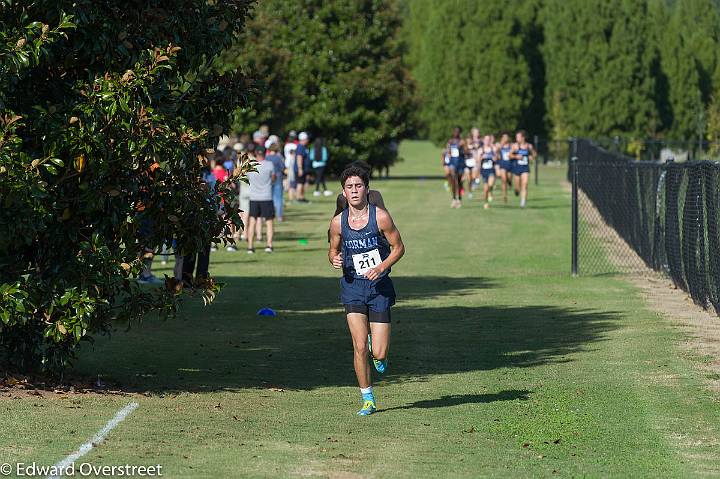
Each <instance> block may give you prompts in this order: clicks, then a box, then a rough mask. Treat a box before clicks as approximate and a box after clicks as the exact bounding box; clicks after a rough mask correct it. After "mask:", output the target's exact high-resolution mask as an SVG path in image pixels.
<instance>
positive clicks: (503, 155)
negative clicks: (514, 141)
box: [500, 146, 512, 161]
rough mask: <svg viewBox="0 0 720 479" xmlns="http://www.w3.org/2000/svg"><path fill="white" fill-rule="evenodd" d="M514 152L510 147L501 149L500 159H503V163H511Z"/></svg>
mask: <svg viewBox="0 0 720 479" xmlns="http://www.w3.org/2000/svg"><path fill="white" fill-rule="evenodd" d="M511 151H512V147H510V146H503V147H501V148H500V158H502V159H503V161H510V152H511Z"/></svg>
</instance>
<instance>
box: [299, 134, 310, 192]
mask: <svg viewBox="0 0 720 479" xmlns="http://www.w3.org/2000/svg"><path fill="white" fill-rule="evenodd" d="M298 140H299V143H298V145H297V149H296V150H295V181H296V182H297V189H296V191H297V196H296V199H297V201H299V202H300V203H307V202H308V200H307V199H305V185H306V183H307V182H308V179H309V173H310V168H311V164H310V152H309V151H308V148H307V145H308V142H309V141H310V135H308V134H307V133H305V132H304V131H303V132H300V134H299V135H298Z"/></svg>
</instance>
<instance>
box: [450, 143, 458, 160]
mask: <svg viewBox="0 0 720 479" xmlns="http://www.w3.org/2000/svg"><path fill="white" fill-rule="evenodd" d="M450 156H452V157H453V158H457V157H458V156H460V150H459V149H458V148H456V147H454V146H453V147H452V148H450Z"/></svg>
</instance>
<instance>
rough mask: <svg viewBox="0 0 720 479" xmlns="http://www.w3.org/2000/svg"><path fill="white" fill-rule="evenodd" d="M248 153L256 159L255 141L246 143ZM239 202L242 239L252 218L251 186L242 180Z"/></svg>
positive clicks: (239, 186) (240, 181)
mask: <svg viewBox="0 0 720 479" xmlns="http://www.w3.org/2000/svg"><path fill="white" fill-rule="evenodd" d="M246 153H247V155H248V158H249V159H250V161H253V160H254V159H255V143H248V144H247V145H246ZM237 184H238V204H239V207H240V219H242V222H243V232H242V234H241V235H240V239H241V240H244V239H246V236H247V234H246V231H247V227H248V221H249V218H250V186H249V185H248V184H247V183H245V182H244V181H242V180H240V179H239V180H238V182H237Z"/></svg>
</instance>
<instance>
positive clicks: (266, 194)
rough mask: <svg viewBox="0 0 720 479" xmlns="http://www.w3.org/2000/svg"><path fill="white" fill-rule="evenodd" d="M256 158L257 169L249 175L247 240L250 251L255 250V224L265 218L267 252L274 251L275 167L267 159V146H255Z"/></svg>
mask: <svg viewBox="0 0 720 479" xmlns="http://www.w3.org/2000/svg"><path fill="white" fill-rule="evenodd" d="M255 160H257V165H256V166H255V171H251V172H250V173H248V175H247V180H248V183H249V184H250V212H249V213H250V214H249V216H250V218H249V221H248V231H247V235H246V236H247V241H248V253H250V254H252V253H254V252H255V248H254V247H253V246H254V241H255V226H256V223H257V222H259V221H260V218H262V219H264V220H265V227H266V232H265V234H266V237H267V246H266V248H265V252H266V253H272V252H273V219H274V218H275V208H274V206H273V201H272V200H273V198H272V184H273V182H274V181H275V180H276V175H275V167H274V166H273V164H272V163H271V162H270V161H267V160H266V159H265V148H264V147H262V146H258V147H256V148H255Z"/></svg>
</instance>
